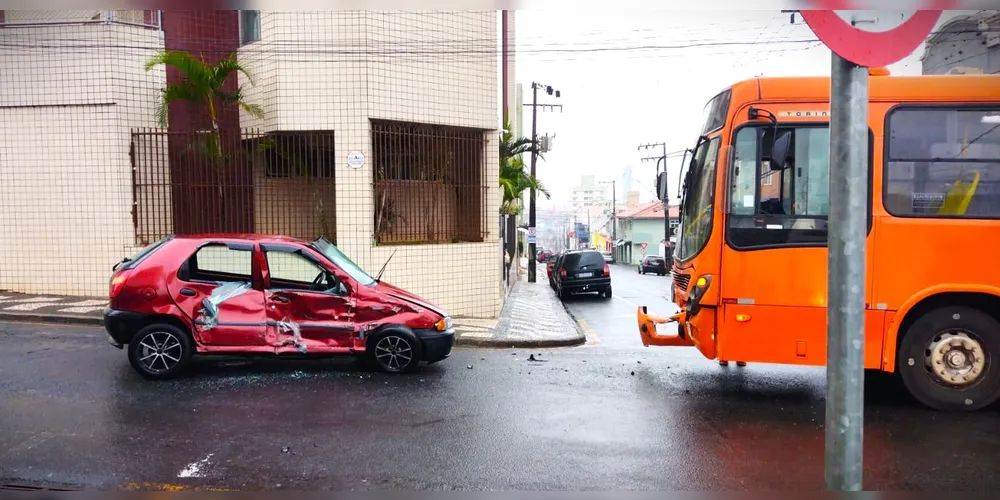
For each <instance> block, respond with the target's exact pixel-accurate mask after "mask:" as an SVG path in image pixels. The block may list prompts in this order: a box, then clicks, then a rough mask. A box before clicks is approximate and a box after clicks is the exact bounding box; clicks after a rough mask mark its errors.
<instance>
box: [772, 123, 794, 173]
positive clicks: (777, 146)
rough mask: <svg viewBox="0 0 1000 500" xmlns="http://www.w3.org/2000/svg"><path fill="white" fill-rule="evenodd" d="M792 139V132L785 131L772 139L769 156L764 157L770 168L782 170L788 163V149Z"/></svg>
mask: <svg viewBox="0 0 1000 500" xmlns="http://www.w3.org/2000/svg"><path fill="white" fill-rule="evenodd" d="M791 141H792V132H791V131H787V130H786V131H785V132H784V133H781V134H779V135H778V137H777V138H775V139H774V144H772V145H771V157H770V158H766V159H767V160H768V161H769V163H770V164H771V170H784V168H785V164H787V163H788V151H789V148H790V145H791Z"/></svg>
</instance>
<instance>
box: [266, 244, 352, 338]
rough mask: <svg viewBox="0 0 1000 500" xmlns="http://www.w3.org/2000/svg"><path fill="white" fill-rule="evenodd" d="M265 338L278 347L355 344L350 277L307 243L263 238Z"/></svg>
mask: <svg viewBox="0 0 1000 500" xmlns="http://www.w3.org/2000/svg"><path fill="white" fill-rule="evenodd" d="M261 250H262V251H263V254H264V262H263V264H264V266H265V272H264V273H263V277H264V285H265V290H264V294H265V296H264V301H265V304H266V306H267V316H268V320H269V321H268V338H269V339H270V341H271V342H272V345H274V347H275V348H276V350H277V352H290V351H293V350H295V351H298V352H300V353H306V352H350V351H352V350H353V349H354V338H355V335H354V309H355V304H354V299H353V297H352V294H351V292H352V289H353V283H351V281H350V278H349V277H348V276H347V275H346V274H343V273H340V272H338V270H337V269H331V268H328V267H327V266H326V265H325V264H324V263H322V262H321V260H320V259H319V258H317V256H316V255H314V254H313V253H311V252H310V251H309V250H308V249H306V248H303V247H299V246H295V245H285V244H262V245H261Z"/></svg>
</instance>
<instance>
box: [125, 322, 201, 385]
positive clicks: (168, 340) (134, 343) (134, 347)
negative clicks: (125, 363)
mask: <svg viewBox="0 0 1000 500" xmlns="http://www.w3.org/2000/svg"><path fill="white" fill-rule="evenodd" d="M193 354H194V346H193V344H192V343H191V337H190V336H188V334H187V333H186V332H184V331H182V330H181V329H180V328H177V327H176V326H174V325H169V324H155V325H149V326H147V327H145V328H143V329H142V330H139V331H138V332H137V333H136V334H135V335H134V336H133V337H132V340H131V341H130V342H129V344H128V360H129V363H131V364H132V368H134V369H135V371H137V372H139V374H140V375H142V376H143V377H145V378H147V379H151V380H157V379H167V378H171V377H175V376H177V375H179V374H181V373H182V372H183V371H184V369H185V368H186V367H187V364H188V362H189V361H190V360H191V356H192V355H193Z"/></svg>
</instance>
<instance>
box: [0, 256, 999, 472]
mask: <svg viewBox="0 0 1000 500" xmlns="http://www.w3.org/2000/svg"><path fill="white" fill-rule="evenodd" d="M612 274H613V279H614V286H615V295H616V298H614V299H612V300H611V301H610V302H608V301H602V300H601V299H589V298H581V299H577V300H575V301H573V302H572V303H571V304H570V306H569V307H570V308H571V310H572V311H573V312H574V314H575V315H576V316H577V318H578V319H580V320H582V321H583V322H584V323H585V325H586V328H587V329H589V330H590V331H591V332H592V334H593V337H594V339H595V342H593V343H591V344H589V345H585V346H581V347H577V348H570V349H553V350H536V351H532V352H529V351H525V350H476V349H460V350H457V351H456V352H455V354H454V355H453V357H452V358H451V359H448V360H446V361H444V362H443V363H441V364H439V365H435V366H433V367H428V368H427V369H424V370H423V371H421V372H420V373H417V374H413V375H410V376H386V375H382V374H378V373H367V372H360V371H357V370H356V369H355V368H354V366H353V364H351V363H349V362H340V361H314V362H302V361H253V362H245V361H233V360H218V359H213V360H205V361H202V362H200V363H198V364H197V365H196V370H195V372H194V373H192V374H191V375H190V376H189V377H185V378H183V379H180V380H175V381H170V382H160V383H151V382H146V381H144V380H142V379H140V378H139V377H138V376H137V375H136V374H135V373H133V371H132V369H131V368H130V367H129V365H128V361H127V359H126V357H125V354H124V353H123V352H122V351H119V350H117V349H114V348H112V347H111V346H109V345H108V344H106V343H105V341H104V336H103V333H102V331H101V330H99V329H95V328H79V327H61V326H50V325H26V324H3V323H0V483H4V482H7V483H31V484H39V485H46V486H63V487H72V488H84V487H87V488H168V489H176V488H223V489H273V488H287V489H336V490H342V489H413V490H449V489H463V490H469V489H475V490H483V489H487V490H495V489H503V490H553V489H562V490H565V489H570V490H581V489H659V490H664V489H792V488H794V489H817V490H818V489H823V487H824V484H823V446H824V445H823V443H824V435H823V429H822V422H823V419H824V405H823V394H824V390H823V384H824V378H823V372H822V370H821V369H806V368H794V367H780V366H777V367H776V366H764V365H750V366H747V367H745V368H737V367H736V366H735V365H733V366H731V367H729V368H722V367H719V366H718V365H716V364H714V363H712V362H710V361H707V360H704V359H703V358H701V357H700V355H698V354H697V353H696V352H694V351H690V350H683V349H655V348H643V347H641V344H639V342H638V338H637V336H636V334H635V308H634V303H635V304H638V303H645V304H649V305H650V306H651V307H653V306H654V305H655V304H654V301H657V300H659V301H662V302H660V303H659V304H661V305H663V306H665V305H666V299H664V298H663V295H664V291H665V290H666V286H667V282H668V280H669V278H666V277H656V276H638V275H636V274H635V272H634V270H631V272H624V271H623V270H622V269H621V268H616V269H615V270H614V271H613V273H612ZM657 297H658V298H657ZM529 354H534V355H535V357H536V358H537V359H539V360H541V361H529V360H527V357H528V355H529ZM470 366H471V368H469V367H470ZM869 386H870V392H872V394H871V395H869V397H868V406H867V408H866V428H865V464H866V476H865V487H866V489H940V490H990V489H994V490H995V489H997V488H998V487H1000V476H998V475H996V474H995V469H996V464H997V463H1000V412H998V411H996V410H992V411H987V412H981V413H977V414H972V415H949V414H943V413H937V412H932V411H929V410H924V409H923V408H921V407H919V406H917V405H916V404H914V403H911V402H910V401H909V399H908V398H906V397H905V396H900V393H899V391H898V388H895V387H894V386H892V385H889V384H869Z"/></svg>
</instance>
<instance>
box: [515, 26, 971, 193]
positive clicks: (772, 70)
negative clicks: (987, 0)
mask: <svg viewBox="0 0 1000 500" xmlns="http://www.w3.org/2000/svg"><path fill="white" fill-rule="evenodd" d="M973 12H974V11H973ZM965 13H969V12H952V13H948V17H947V18H950V17H953V16H954V15H958V14H965ZM516 16H517V19H516V25H515V26H516V31H517V36H516V48H515V51H516V66H515V67H516V70H515V78H516V80H517V82H518V83H521V84H522V85H523V87H524V92H525V95H524V100H525V102H526V103H530V102H531V94H530V92H531V89H530V84H531V82H532V81H537V82H539V83H543V84H547V85H552V86H553V87H554V88H556V89H559V90H560V91H561V93H562V97H561V98H560V99H555V98H554V97H549V96H544V94H543V93H540V95H539V102H544V103H559V104H562V105H563V106H564V107H563V111H562V113H559V112H558V111H557V112H548V111H546V112H542V111H539V115H538V131H539V135H542V134H544V133H548V134H556V138H555V141H554V146H553V147H554V149H553V150H552V151H550V152H549V153H548V154H547V155H546V158H545V161H544V162H542V161H539V163H538V177H539V178H540V179H541V181H542V182H543V183H544V184H545V185H546V186H547V187H548V188H549V191H550V192H551V193H552V195H553V196H552V200H545V199H544V198H540V200H539V206H540V207H545V206H549V205H551V204H553V203H565V202H567V201H568V199H569V193H570V189H571V188H572V186H574V185H576V184H578V183H579V179H580V176H581V175H585V174H593V175H596V176H597V177H598V180H612V179H617V180H618V186H619V193H618V199H619V200H621V199H622V198H623V196H624V192H623V190H622V187H621V186H622V183H623V181H625V179H624V176H623V172H624V171H625V169H626V167H631V169H632V177H633V180H632V182H631V185H632V189H633V190H638V191H640V193H641V196H642V199H643V200H653V199H654V195H653V187H652V186H653V178H654V176H655V162H647V163H641V162H640V161H639V160H640V158H641V157H643V156H654V155H659V154H661V151H662V150H656V151H655V152H654V151H652V150H650V151H637V150H636V148H637V147H638V145H639V144H642V143H655V142H666V143H667V151H668V152H670V151H675V150H681V149H684V148H690V147H693V146H694V143H695V141H696V139H697V135H698V127H699V126H700V124H701V117H702V110H703V108H704V106H705V103H706V102H707V101H708V100H709V99H710V98H711V97H713V96H714V95H715V94H717V93H718V92H720V91H721V90H723V89H725V88H726V87H727V86H729V85H731V84H732V83H733V82H736V81H739V80H741V79H745V78H750V77H753V76H755V75H764V76H793V75H795V76H807V75H826V76H828V75H829V74H830V51H829V50H828V49H827V48H826V47H825V46H823V45H822V44H821V43H819V42H809V40H812V39H815V35H814V34H813V33H812V31H811V30H810V29H809V27H808V26H807V25H805V23H804V22H803V21H802V19H801V17H797V18H796V24H795V25H792V24H791V23H790V19H789V14H782V13H781V12H780V11H731V12H728V13H727V12H723V11H710V12H701V13H699V12H688V11H659V12H658V11H650V12H595V11H592V10H583V9H581V10H579V11H573V10H569V9H562V10H558V11H545V10H521V11H517V14H516ZM944 20H946V18H943V19H942V22H943V21H944ZM939 25H940V23H939ZM922 53H923V49H922V48H920V49H918V50H917V51H916V52H915V53H914V54H911V56H910V57H908V58H907V59H905V60H903V61H901V62H899V63H897V64H895V65H892V66H890V67H889V69H890V71H891V72H892V73H893V74H898V75H902V74H909V75H917V74H920V72H921V65H920V56H921V54H922ZM530 112H531V109H530V108H527V107H526V108H524V128H525V131H524V135H525V136H528V135H530V133H531V114H530ZM680 164H681V158H680V157H677V158H674V159H672V160H671V161H670V172H671V174H670V175H671V180H672V182H671V184H674V183H676V179H677V176H678V171H679V168H680ZM675 187H676V186H672V187H671V190H674V188H675ZM609 194H610V192H609ZM673 203H676V202H673Z"/></svg>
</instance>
